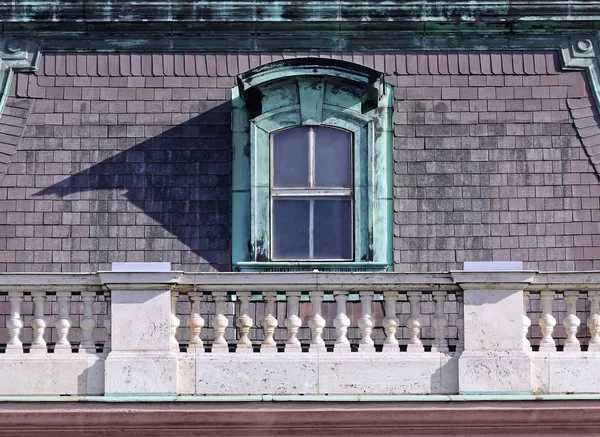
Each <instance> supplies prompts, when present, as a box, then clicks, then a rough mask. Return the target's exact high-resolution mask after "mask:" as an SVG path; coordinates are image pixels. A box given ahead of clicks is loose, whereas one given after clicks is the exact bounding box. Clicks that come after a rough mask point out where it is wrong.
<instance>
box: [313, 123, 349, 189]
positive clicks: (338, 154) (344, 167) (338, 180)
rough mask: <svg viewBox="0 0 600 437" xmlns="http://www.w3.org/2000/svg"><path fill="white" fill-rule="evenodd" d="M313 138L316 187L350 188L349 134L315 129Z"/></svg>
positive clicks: (327, 129) (326, 129)
mask: <svg viewBox="0 0 600 437" xmlns="http://www.w3.org/2000/svg"><path fill="white" fill-rule="evenodd" d="M315 137H316V138H315V161H316V171H315V182H316V186H317V187H344V188H350V183H351V182H350V181H351V179H352V178H351V172H352V159H351V156H352V153H351V137H352V136H351V135H350V132H346V131H342V130H339V129H330V128H315Z"/></svg>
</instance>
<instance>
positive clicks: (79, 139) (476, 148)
mask: <svg viewBox="0 0 600 437" xmlns="http://www.w3.org/2000/svg"><path fill="white" fill-rule="evenodd" d="M307 55H308V53H288V54H286V55H285V56H289V57H291V56H307ZM311 55H318V56H324V57H330V56H334V57H338V58H342V59H344V60H348V61H351V62H356V63H359V64H364V65H366V66H369V67H372V68H375V69H377V70H379V71H382V72H384V73H385V74H386V80H387V81H388V82H389V83H390V84H392V85H393V86H394V87H395V98H396V102H395V113H394V124H395V132H394V134H395V138H394V159H395V175H394V197H395V212H394V214H395V216H394V223H395V224H394V261H395V270H396V271H439V270H447V269H454V268H461V266H462V264H461V263H462V262H463V261H465V260H486V261H488V260H519V261H525V265H526V267H527V268H531V269H541V270H583V269H597V268H599V267H600V249H598V248H597V247H595V246H598V242H599V240H598V239H599V238H600V224H599V221H598V220H599V218H600V216H599V214H600V213H599V212H598V208H599V206H600V205H599V196H600V185H599V184H598V179H597V173H596V169H595V168H594V164H592V162H591V161H590V159H589V158H588V155H587V153H590V155H591V156H592V157H593V155H594V151H595V149H594V148H595V147H596V146H597V144H596V142H599V143H600V136H598V135H597V133H600V131H598V127H597V126H598V123H597V111H596V110H595V109H593V108H594V107H595V105H594V103H593V102H592V100H591V99H590V97H589V96H590V95H591V94H590V91H589V89H588V88H587V86H586V78H585V76H584V74H583V73H581V72H561V71H560V68H559V63H558V57H557V56H556V54H555V53H553V52H536V53H533V52H518V53H517V52H515V53H513V54H509V53H479V52H461V53H460V54H456V53H455V54H451V53H431V54H423V53H399V54H381V55H373V54H367V53H347V54H340V53H313V54H311ZM282 58H283V55H282V54H273V53H261V54H202V53H188V54H163V53H156V54H51V53H46V54H44V56H43V59H42V65H41V66H40V69H39V71H38V73H37V74H35V75H21V74H19V75H17V76H16V78H15V80H14V81H13V87H12V90H11V97H10V99H9V105H10V106H11V107H13V108H17V109H19V110H20V111H21V112H22V114H21V115H20V118H19V119H20V120H26V126H25V127H24V129H22V128H19V129H12V130H11V131H10V132H9V133H5V136H4V137H2V138H4V139H6V138H9V137H10V138H9V139H10V140H11V142H10V144H18V146H17V147H16V148H15V147H14V146H13V147H12V148H11V149H10V150H9V152H7V153H6V156H9V155H10V160H8V161H10V165H8V168H7V169H6V171H5V174H4V176H3V177H2V179H0V205H1V206H0V271H95V270H98V269H106V268H108V267H109V263H110V262H113V261H170V262H172V263H173V266H174V268H177V269H184V270H186V271H207V270H229V269H230V235H231V232H230V223H231V213H230V210H231V182H230V178H231V134H230V128H229V125H230V103H229V99H230V90H231V88H232V87H233V86H234V84H235V81H234V77H235V75H236V74H238V73H239V72H243V71H246V70H248V69H249V68H253V67H256V66H258V65H261V64H264V63H267V62H271V61H275V60H278V59H282ZM27 108H31V111H30V112H27V111H29V110H28V109H27ZM17 112H18V111H17ZM5 117H6V114H5V116H3V117H2V119H1V120H0V123H4V124H6V123H5V120H6V118H5ZM21 124H22V123H21ZM0 129H2V126H0ZM596 131H598V132H596ZM2 138H0V140H2ZM19 138H20V140H19ZM581 138H583V143H582V139H581ZM13 149H14V150H13ZM7 150H8V149H7ZM5 161H7V159H5ZM0 170H1V169H0Z"/></svg>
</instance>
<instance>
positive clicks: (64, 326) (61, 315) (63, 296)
mask: <svg viewBox="0 0 600 437" xmlns="http://www.w3.org/2000/svg"><path fill="white" fill-rule="evenodd" d="M56 300H57V301H58V320H57V321H56V331H57V334H58V340H57V342H56V344H55V345H54V353H55V354H70V353H71V343H70V342H69V340H68V338H67V337H68V336H69V330H70V328H71V321H70V320H69V306H70V304H71V292H70V291H57V292H56Z"/></svg>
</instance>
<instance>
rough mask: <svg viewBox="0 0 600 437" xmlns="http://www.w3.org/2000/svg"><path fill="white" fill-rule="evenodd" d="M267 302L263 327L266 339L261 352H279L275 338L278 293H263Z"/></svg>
mask: <svg viewBox="0 0 600 437" xmlns="http://www.w3.org/2000/svg"><path fill="white" fill-rule="evenodd" d="M263 296H264V298H265V301H266V302H267V303H266V305H265V317H264V318H263V319H262V322H261V326H262V328H263V331H264V332H265V339H264V340H263V342H262V343H261V345H260V351H261V352H277V343H275V339H274V338H273V336H274V335H275V329H276V328H277V325H278V323H277V319H276V318H275V316H274V314H275V301H276V300H277V292H276V291H266V292H264V293H263Z"/></svg>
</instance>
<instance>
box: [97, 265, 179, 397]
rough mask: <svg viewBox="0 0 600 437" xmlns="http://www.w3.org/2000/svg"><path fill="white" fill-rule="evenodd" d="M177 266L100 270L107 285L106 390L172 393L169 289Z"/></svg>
mask: <svg viewBox="0 0 600 437" xmlns="http://www.w3.org/2000/svg"><path fill="white" fill-rule="evenodd" d="M181 274H182V272H169V271H165V272H125V271H123V272H121V271H113V272H99V275H100V278H101V281H102V282H103V283H104V284H105V285H106V286H107V287H109V288H110V290H111V309H112V313H111V321H112V333H113V335H112V345H111V351H110V353H109V354H108V357H107V358H106V363H105V389H106V394H107V395H175V394H177V369H178V364H177V352H176V351H174V350H173V348H172V335H171V328H172V326H171V325H172V320H171V318H172V314H171V289H172V287H173V285H174V284H175V283H176V282H177V280H178V279H179V277H180V276H181Z"/></svg>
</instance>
